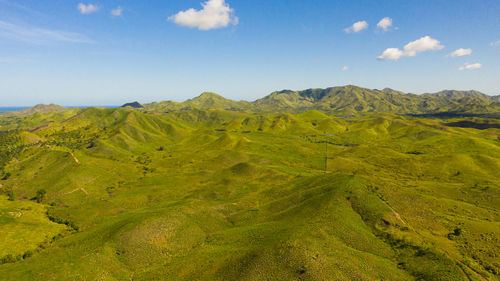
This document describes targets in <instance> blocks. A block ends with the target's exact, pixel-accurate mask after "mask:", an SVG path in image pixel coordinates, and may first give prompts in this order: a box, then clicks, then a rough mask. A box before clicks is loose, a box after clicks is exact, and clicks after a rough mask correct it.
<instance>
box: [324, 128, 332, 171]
mask: <svg viewBox="0 0 500 281" xmlns="http://www.w3.org/2000/svg"><path fill="white" fill-rule="evenodd" d="M323 135H324V136H325V174H326V173H327V172H328V137H331V136H334V134H326V132H323Z"/></svg>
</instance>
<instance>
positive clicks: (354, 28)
mask: <svg viewBox="0 0 500 281" xmlns="http://www.w3.org/2000/svg"><path fill="white" fill-rule="evenodd" d="M367 28H368V23H367V22H366V21H358V22H355V23H354V24H353V25H351V26H349V27H348V28H345V29H344V31H345V32H346V33H357V32H360V31H361V30H363V29H367Z"/></svg>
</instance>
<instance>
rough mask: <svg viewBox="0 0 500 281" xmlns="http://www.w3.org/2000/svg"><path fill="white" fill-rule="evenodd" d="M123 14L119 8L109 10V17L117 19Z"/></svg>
mask: <svg viewBox="0 0 500 281" xmlns="http://www.w3.org/2000/svg"><path fill="white" fill-rule="evenodd" d="M122 13H123V8H122V7H121V6H118V7H116V8H115V9H113V10H111V15H112V16H114V17H119V16H121V15H122Z"/></svg>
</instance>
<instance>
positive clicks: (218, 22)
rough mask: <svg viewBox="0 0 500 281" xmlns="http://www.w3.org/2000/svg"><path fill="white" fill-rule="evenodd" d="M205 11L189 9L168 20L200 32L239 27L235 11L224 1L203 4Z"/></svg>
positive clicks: (217, 0)
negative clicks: (229, 26)
mask: <svg viewBox="0 0 500 281" xmlns="http://www.w3.org/2000/svg"><path fill="white" fill-rule="evenodd" d="M201 6H202V7H203V9H201V10H196V9H193V8H191V9H188V10H186V11H180V12H178V13H177V14H175V15H173V16H171V17H169V18H168V20H171V21H173V22H175V23H176V24H178V25H182V26H187V27H190V28H198V29H199V30H210V29H216V28H222V27H226V26H228V25H230V24H233V25H237V24H238V17H236V16H235V15H234V10H233V9H231V8H230V7H229V5H228V4H226V3H225V1H224V0H208V1H207V2H205V3H201Z"/></svg>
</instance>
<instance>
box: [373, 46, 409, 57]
mask: <svg viewBox="0 0 500 281" xmlns="http://www.w3.org/2000/svg"><path fill="white" fill-rule="evenodd" d="M402 56H404V52H403V51H401V50H400V49H398V48H388V49H386V50H385V51H384V52H383V53H382V54H381V55H380V56H379V57H377V59H379V60H398V59H400V58H401V57H402Z"/></svg>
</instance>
